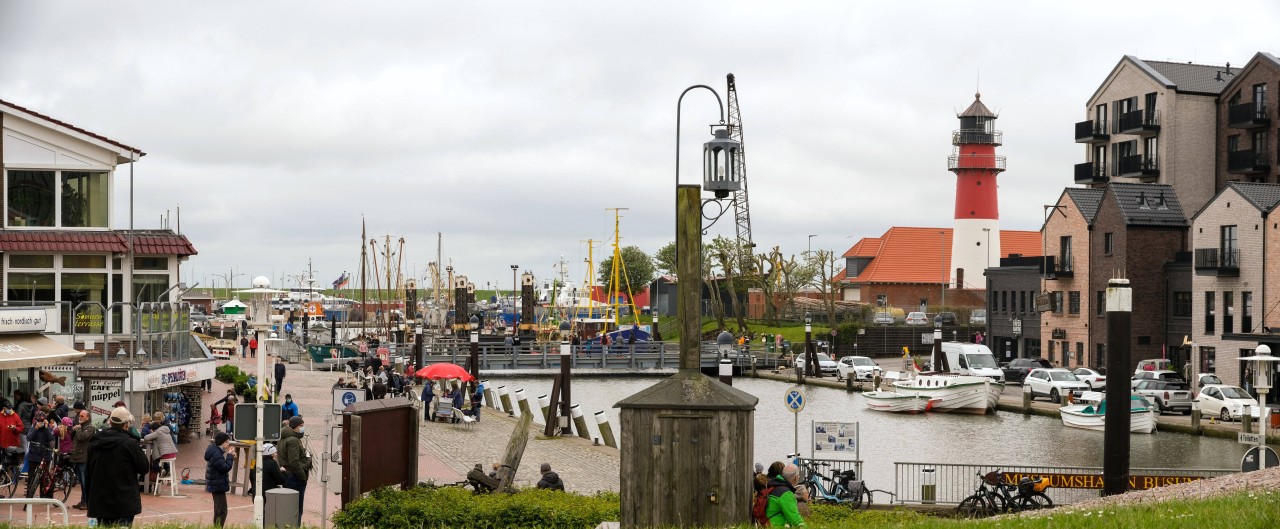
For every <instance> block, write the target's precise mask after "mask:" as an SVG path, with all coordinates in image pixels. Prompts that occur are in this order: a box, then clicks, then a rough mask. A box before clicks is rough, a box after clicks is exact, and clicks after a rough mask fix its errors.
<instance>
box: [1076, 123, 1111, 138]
mask: <svg viewBox="0 0 1280 529" xmlns="http://www.w3.org/2000/svg"><path fill="white" fill-rule="evenodd" d="M1109 139H1111V135H1110V134H1107V122H1106V121H1094V120H1092V119H1091V120H1089V121H1081V122H1079V123H1076V143H1100V142H1104V141H1107V140H1109Z"/></svg>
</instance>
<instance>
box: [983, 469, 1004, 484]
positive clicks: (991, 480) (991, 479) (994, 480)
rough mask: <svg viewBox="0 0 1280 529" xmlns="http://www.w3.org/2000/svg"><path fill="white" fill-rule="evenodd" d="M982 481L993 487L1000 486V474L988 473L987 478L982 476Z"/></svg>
mask: <svg viewBox="0 0 1280 529" xmlns="http://www.w3.org/2000/svg"><path fill="white" fill-rule="evenodd" d="M982 481H984V482H986V484H988V485H991V486H996V485H999V484H1000V473H999V472H996V471H994V470H993V471H991V472H987V474H986V475H985V476H982Z"/></svg>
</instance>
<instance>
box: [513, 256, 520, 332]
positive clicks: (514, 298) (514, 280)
mask: <svg viewBox="0 0 1280 529" xmlns="http://www.w3.org/2000/svg"><path fill="white" fill-rule="evenodd" d="M519 269H520V265H511V334H512V335H515V334H516V331H515V327H516V270H519Z"/></svg>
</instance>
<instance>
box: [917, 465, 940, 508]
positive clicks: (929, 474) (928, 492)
mask: <svg viewBox="0 0 1280 529" xmlns="http://www.w3.org/2000/svg"><path fill="white" fill-rule="evenodd" d="M937 479H938V478H937V475H936V472H934V469H933V467H925V468H922V469H920V503H933V502H934V501H936V500H937V499H938V481H937Z"/></svg>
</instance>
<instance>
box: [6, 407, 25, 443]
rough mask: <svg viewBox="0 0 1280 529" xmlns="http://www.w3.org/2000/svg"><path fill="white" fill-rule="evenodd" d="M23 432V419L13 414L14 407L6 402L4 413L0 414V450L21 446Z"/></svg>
mask: <svg viewBox="0 0 1280 529" xmlns="http://www.w3.org/2000/svg"><path fill="white" fill-rule="evenodd" d="M22 430H23V428H22V419H21V418H19V417H18V414H16V413H14V412H13V405H12V404H10V403H9V402H8V401H5V403H4V411H3V412H0V448H9V447H10V446H20V445H21V444H22Z"/></svg>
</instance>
